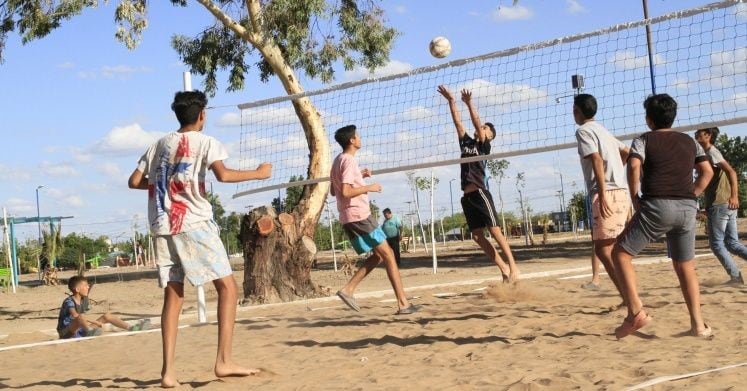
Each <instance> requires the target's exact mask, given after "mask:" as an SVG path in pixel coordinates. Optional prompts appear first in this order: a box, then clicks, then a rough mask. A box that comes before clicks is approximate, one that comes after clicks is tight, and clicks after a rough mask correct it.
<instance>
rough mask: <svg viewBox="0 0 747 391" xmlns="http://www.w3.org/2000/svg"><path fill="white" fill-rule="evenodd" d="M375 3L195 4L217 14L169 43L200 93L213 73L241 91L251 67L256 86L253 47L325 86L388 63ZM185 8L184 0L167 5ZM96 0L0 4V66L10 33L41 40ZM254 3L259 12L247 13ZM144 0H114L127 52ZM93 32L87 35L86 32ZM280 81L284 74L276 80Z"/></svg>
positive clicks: (265, 69)
mask: <svg viewBox="0 0 747 391" xmlns="http://www.w3.org/2000/svg"><path fill="white" fill-rule="evenodd" d="M378 2H379V1H378V0H340V1H326V0H306V1H299V0H273V1H266V0H213V1H209V0H204V1H203V0H200V1H199V3H200V4H201V5H202V6H203V7H205V9H206V11H208V12H211V13H212V14H213V15H214V16H215V17H216V22H215V23H213V24H212V25H211V26H206V27H205V28H204V29H203V30H202V32H201V33H200V34H198V35H197V36H196V37H186V36H183V35H175V36H173V37H172V41H171V45H172V47H173V48H174V49H175V50H176V52H177V53H178V55H179V56H180V57H181V59H182V61H184V63H185V64H187V65H189V66H190V68H191V70H192V71H193V72H196V73H199V74H200V75H202V76H204V77H205V91H206V92H208V93H209V94H211V95H212V94H214V93H215V92H216V90H217V77H216V75H217V73H218V72H219V71H223V70H227V71H228V75H229V76H228V87H227V90H228V91H237V90H241V89H243V88H244V85H245V82H244V80H245V77H246V75H247V74H248V73H249V71H250V70H251V68H252V65H251V64H254V65H255V66H256V67H257V69H258V71H259V77H260V80H262V81H265V82H266V81H268V80H269V78H270V76H272V75H274V71H273V69H272V67H271V66H270V64H269V63H268V62H267V60H266V59H265V57H264V56H265V55H266V53H260V55H259V56H255V57H254V58H252V55H253V54H254V53H255V48H260V47H265V46H266V45H268V44H269V45H271V46H272V45H274V46H276V47H277V48H278V49H279V50H280V53H281V55H282V57H283V60H284V62H285V64H287V65H288V66H290V67H291V68H292V69H295V70H298V71H302V72H304V73H305V74H306V76H308V77H310V78H314V79H316V78H318V79H320V80H321V81H323V82H325V83H326V82H330V81H332V80H333V79H334V65H335V64H336V63H338V62H339V63H342V65H343V67H344V69H345V70H351V69H353V68H355V67H356V66H361V67H364V68H366V69H369V70H373V69H375V68H377V67H380V66H382V65H384V64H386V63H387V61H389V53H390V52H391V49H392V44H393V42H394V39H395V38H396V37H397V34H398V33H397V31H396V30H395V29H393V28H391V27H387V26H386V18H385V14H384V11H383V10H382V9H381V7H379V6H378V4H377V3H378ZM171 3H172V4H173V5H174V6H179V7H186V6H187V5H188V3H187V1H186V0H171ZM98 4H99V1H97V0H3V1H0V62H2V54H3V49H4V48H5V41H6V39H7V36H8V34H9V33H10V32H13V31H18V33H19V34H20V35H21V38H22V41H23V43H27V42H29V41H31V40H34V39H39V38H43V37H45V36H47V35H48V34H49V33H50V32H52V31H53V30H54V29H56V28H58V27H60V25H61V24H62V22H63V21H65V20H68V19H70V18H72V17H74V16H77V15H79V14H81V13H82V12H83V11H84V10H85V9H86V8H95V7H97V6H98ZM253 4H256V6H257V8H256V9H258V13H257V14H252V13H250V10H254V9H253V8H252V5H253ZM147 14H148V1H147V0H119V2H118V4H117V7H116V10H115V12H114V21H115V23H116V24H117V27H116V33H115V37H116V38H117V40H118V41H120V42H122V43H123V44H124V45H125V46H126V47H127V48H129V49H134V48H135V47H137V46H138V45H139V44H140V41H141V38H142V34H143V32H144V31H145V29H146V28H147V27H148V18H147ZM92 33H93V32H92ZM281 77H286V75H281Z"/></svg>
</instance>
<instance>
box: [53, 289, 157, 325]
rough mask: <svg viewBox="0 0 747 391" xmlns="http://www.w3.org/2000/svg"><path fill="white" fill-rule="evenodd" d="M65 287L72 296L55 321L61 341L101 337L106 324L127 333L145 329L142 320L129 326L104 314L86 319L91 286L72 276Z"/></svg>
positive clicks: (61, 307)
mask: <svg viewBox="0 0 747 391" xmlns="http://www.w3.org/2000/svg"><path fill="white" fill-rule="evenodd" d="M67 287H68V289H70V292H72V293H73V294H72V295H70V296H68V297H67V298H66V299H65V300H64V301H63V302H62V305H61V306H60V315H59V317H58V319H57V334H59V336H60V338H61V339H68V338H82V337H92V336H95V335H101V332H102V329H101V327H103V326H104V324H106V323H111V324H112V325H114V326H116V327H119V328H120V329H124V330H127V331H139V330H142V329H145V328H147V324H148V320H147V319H145V320H142V321H140V322H139V323H138V324H135V325H130V324H129V323H127V322H125V321H123V320H122V319H120V318H119V317H117V316H116V315H112V314H110V313H106V314H104V315H101V316H100V317H99V318H98V319H96V320H90V319H87V318H86V317H85V316H83V313H85V312H86V311H87V310H88V308H87V307H88V306H87V305H86V304H87V298H88V291H89V290H90V289H91V286H90V285H88V280H87V279H86V278H85V277H83V276H73V277H71V278H70V280H68V282H67Z"/></svg>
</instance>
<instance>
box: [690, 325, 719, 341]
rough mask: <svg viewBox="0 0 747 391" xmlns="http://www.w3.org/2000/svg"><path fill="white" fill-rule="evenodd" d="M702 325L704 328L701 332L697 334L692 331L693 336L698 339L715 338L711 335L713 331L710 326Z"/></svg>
mask: <svg viewBox="0 0 747 391" xmlns="http://www.w3.org/2000/svg"><path fill="white" fill-rule="evenodd" d="M703 325H705V328H704V329H703V330H701V331H699V332H698V331H695V330H693V332H692V333H693V336H695V337H699V338H704V339H712V338H713V337H715V335H713V329H712V328H711V326H709V325H707V324H705V323H703Z"/></svg>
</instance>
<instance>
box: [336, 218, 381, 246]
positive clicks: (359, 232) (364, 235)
mask: <svg viewBox="0 0 747 391" xmlns="http://www.w3.org/2000/svg"><path fill="white" fill-rule="evenodd" d="M342 229H343V230H344V231H345V234H346V235H347V236H348V239H349V240H350V245H352V246H353V249H355V252H356V253H357V254H359V255H360V254H365V253H367V252H370V251H371V250H373V249H374V247H376V246H378V245H380V244H381V243H384V242H386V235H385V234H384V231H382V230H381V227H379V224H378V223H377V222H376V219H375V218H374V217H373V215H370V216H368V218H367V219H365V220H361V221H354V222H352V223H346V224H343V225H342Z"/></svg>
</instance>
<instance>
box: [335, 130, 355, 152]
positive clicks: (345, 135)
mask: <svg viewBox="0 0 747 391" xmlns="http://www.w3.org/2000/svg"><path fill="white" fill-rule="evenodd" d="M355 129H356V127H355V125H348V126H343V127H341V128H340V129H337V131H335V141H337V143H338V144H340V146H341V147H342V149H345V148H346V147H347V146H348V145H350V139H352V138H353V137H355Z"/></svg>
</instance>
